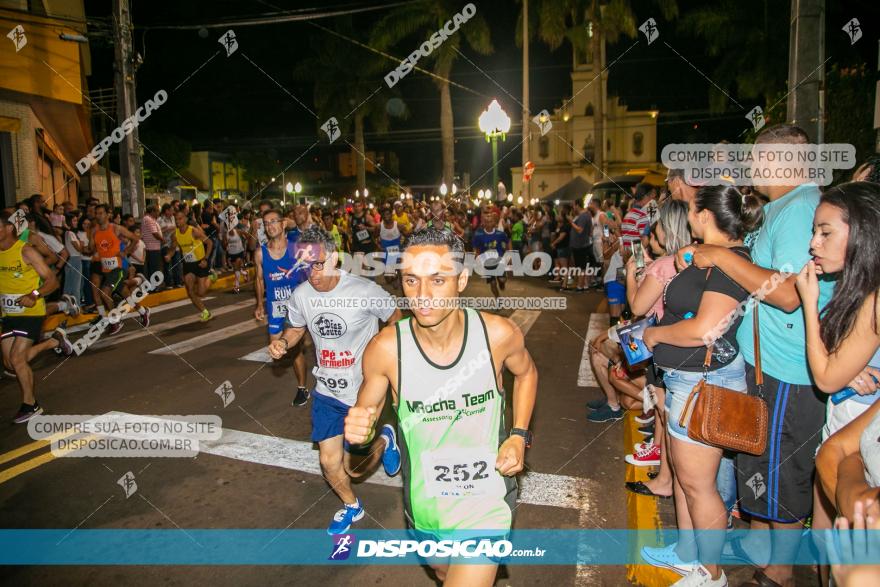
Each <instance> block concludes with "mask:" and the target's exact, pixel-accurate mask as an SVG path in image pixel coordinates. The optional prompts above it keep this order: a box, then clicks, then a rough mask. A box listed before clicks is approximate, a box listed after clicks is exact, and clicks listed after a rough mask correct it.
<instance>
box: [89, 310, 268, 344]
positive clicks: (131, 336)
mask: <svg viewBox="0 0 880 587" xmlns="http://www.w3.org/2000/svg"><path fill="white" fill-rule="evenodd" d="M253 305H254V302H253V301H251V300H248V301H244V302H238V303H236V304H232V305H229V306H223V307H221V308H217V309H216V310H214V311H213V312H212V314H213V315H214V316H215V317H216V316H222V315H223V314H228V313H230V312H235V311H236V310H241V309H242V308H246V307H247V308H249V307H253ZM193 311H195V308H194V309H193ZM199 320H200V317H199V315H198V314H195V315H192V316H185V317H183V318H178V319H176V320H169V321H168V322H163V323H161V324H156V325H151V326H150V328H148V329H147V328H143V327H141V325H140V324H135V325H132V326H131V328H136V329H137V330H135V331H134V332H127V333H125V334H119V335H116V336H114V337H112V338H104V339H102V340H99V341H98V342H96V343H95V344H94V345H92V347H91V348H93V349H100V348H104V347H108V346H113V345H117V344H120V343H123V342H128V341H130V340H135V339H138V338H143V337H144V336H151V333H153V334H159V333H162V332H166V331H168V330H173V329H175V328H179V327H180V326H186V325H187V324H194V323H196V322H198V321H199ZM252 322H255V321H254V320H252Z"/></svg>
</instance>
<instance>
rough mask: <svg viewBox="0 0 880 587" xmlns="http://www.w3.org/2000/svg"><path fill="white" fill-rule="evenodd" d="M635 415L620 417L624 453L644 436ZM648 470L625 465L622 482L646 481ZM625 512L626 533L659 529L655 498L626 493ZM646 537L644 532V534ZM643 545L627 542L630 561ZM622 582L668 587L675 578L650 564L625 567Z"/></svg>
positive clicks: (639, 558) (629, 412)
mask: <svg viewBox="0 0 880 587" xmlns="http://www.w3.org/2000/svg"><path fill="white" fill-rule="evenodd" d="M634 415H635V412H632V411H627V413H626V417H625V418H624V426H623V430H624V433H623V442H624V449H625V450H626V451H630V450H632V446H633V444H635V443H636V442H642V440H643V439H644V437H643V436H642V435H641V434H640V433H639V431H638V428H639V426H640V425H639V423H638V422H636V421H635V420H634V419H633V418H634ZM649 470H650V468H649V467H635V466H633V465H630V464H628V463H627V465H626V480H627V481H647V480H648V471H649ZM627 494H628V495H627V497H626V510H627V527H628V528H629V529H630V530H656V531H658V532H659V531H660V530H662V529H663V528H662V524H661V523H660V514H659V512H658V510H657V501H658V498H656V497H650V496H647V495H637V494H635V493H633V492H631V491H627ZM646 534H647V533H646ZM642 546H644V544H642V542H641V541H640V540H633V541H631V542H630V549H631V550H630V560H634V561H637V560H641V554H640V551H641V548H642ZM626 579H627V581H629V582H630V583H631V584H634V585H644V586H645V587H668V586H669V585H672V584H673V583H675V582H676V581H678V580H679V579H681V576H679V575H678V574H677V573H674V572H672V571H670V570H669V569H663V568H660V567H655V566H653V565H627V566H626Z"/></svg>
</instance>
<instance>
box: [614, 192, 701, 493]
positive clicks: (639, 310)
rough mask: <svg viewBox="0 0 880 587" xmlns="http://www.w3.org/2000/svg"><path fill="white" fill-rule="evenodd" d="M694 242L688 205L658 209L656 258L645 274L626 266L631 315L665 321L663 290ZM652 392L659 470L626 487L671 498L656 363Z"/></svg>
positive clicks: (650, 368)
mask: <svg viewBox="0 0 880 587" xmlns="http://www.w3.org/2000/svg"><path fill="white" fill-rule="evenodd" d="M689 242H691V229H690V227H689V226H688V205H687V203H685V202H680V201H668V202H666V203H665V204H663V205H662V206H660V209H659V219H658V220H657V222H656V224H654V225H653V226H652V227H651V233H650V240H649V243H650V248H651V256H652V257H654V258H655V260H654V261H651V262H650V264H649V265H648V266H647V268H646V269H645V271H644V273H643V275H641V276H637V275H636V274H637V271H636V262H635V259H634V258H630V260H629V261H628V262H627V265H626V296H627V301H628V302H629V306H630V309H631V310H632V313H633V314H634V315H636V316H650V315H652V314H653V315H654V316H656V317H657V319H658V320H660V319H661V318H663V290H664V288H665V287H666V284H667V283H669V281H670V280H671V279H672V278H673V277H675V274H676V269H675V252H676V251H678V249H680V248H681V247H683V246H685V245H687V244H688V243H689ZM646 371H647V379H648V383H649V385H650V389H651V391H652V392H653V394H654V397H655V399H656V404H657V405H656V407H655V409H654V417H655V419H656V421H657V422H659V426H655V427H654V444H656V445H657V447H658V449H659V455H660V471H659V473H658V475H657V476H656V477H655V478H654V479H651V480H650V481H648V482H646V483H645V482H641V481H631V482H627V483H626V488H627V489H629V490H630V491H633V492H635V493H638V494H640V495H656V496H662V497H671V496H672V469H671V467H670V466H669V462H668V459H667V453H668V449H667V448H666V438H665V437H666V435H665V434H664V428H665V426H666V418H665V413H664V407H663V404H664V402H665V399H666V397H665V392H664V389H665V388H664V387H663V381H662V372H660V373H658V370H657V369H656V366H655V365H654V364H653V360H652V364H651V365H649V366H648V367H647V368H646Z"/></svg>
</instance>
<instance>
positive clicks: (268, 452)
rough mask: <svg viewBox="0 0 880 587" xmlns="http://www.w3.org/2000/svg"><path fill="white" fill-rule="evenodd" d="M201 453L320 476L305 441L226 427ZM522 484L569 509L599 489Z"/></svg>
mask: <svg viewBox="0 0 880 587" xmlns="http://www.w3.org/2000/svg"><path fill="white" fill-rule="evenodd" d="M124 416H133V415H132V414H125V413H124V412H109V413H108V414H105V415H104V416H103V417H110V418H114V417H124ZM133 417H136V418H137V419H138V421H152V420H155V421H157V422H161V421H162V418H153V417H148V416H133ZM199 453H201V454H209V455H214V456H219V457H226V458H230V459H235V460H238V461H244V462H248V463H254V464H258V465H268V466H271V467H281V468H282V469H289V470H292V471H299V472H301V473H309V474H312V475H317V476H321V466H320V464H319V462H318V451H317V450H316V449H315V448H313V444H312V443H311V442H305V441H302V440H291V439H289V438H279V437H276V436H269V435H266V434H254V433H252V432H244V431H242V430H232V429H230V428H223V435H222V436H221V437H220V438H219V439H218V440H200V441H199ZM364 482H365V483H372V484H374V485H384V486H386V487H398V488H399V487H402V486H403V481H402V479H401V476H400V475H397V476H395V477H388V476H387V475H386V474H385V471H383V470H382V467H379V468H378V470H377V471H376V472H375V473H373V474H372V475H370V477H368V478H367V479H366V480H365V481H364ZM519 482H520V491H519V502H520V503H525V504H530V505H543V506H550V507H558V508H568V509H579V508H581V507H583V501H584V496H589V495H595V491H596V489H597V488H596V482H595V481H593V480H592V479H584V478H581V477H569V476H567V475H552V474H549V473H535V472H531V471H530V472H528V473H525V474H523V475H520V476H519Z"/></svg>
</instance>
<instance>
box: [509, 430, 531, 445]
mask: <svg viewBox="0 0 880 587" xmlns="http://www.w3.org/2000/svg"><path fill="white" fill-rule="evenodd" d="M510 436H522V437H523V439H525V441H526V448H531V446H532V433H531V432H530V431H528V430H525V429H523V428H511V429H510Z"/></svg>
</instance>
